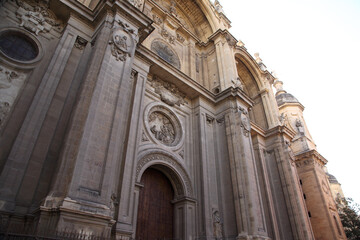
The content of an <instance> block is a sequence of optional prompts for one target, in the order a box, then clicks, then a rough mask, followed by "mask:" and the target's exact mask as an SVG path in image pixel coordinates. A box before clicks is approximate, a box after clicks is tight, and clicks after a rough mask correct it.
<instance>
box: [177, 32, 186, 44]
mask: <svg viewBox="0 0 360 240" xmlns="http://www.w3.org/2000/svg"><path fill="white" fill-rule="evenodd" d="M176 39H177V40H178V41H179V42H181V43H183V42H185V38H184V37H183V36H181V35H180V34H179V33H176Z"/></svg>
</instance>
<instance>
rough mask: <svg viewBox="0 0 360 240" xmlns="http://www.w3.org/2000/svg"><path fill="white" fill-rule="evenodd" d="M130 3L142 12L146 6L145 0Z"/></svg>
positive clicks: (135, 0) (131, 0) (132, 0)
mask: <svg viewBox="0 0 360 240" xmlns="http://www.w3.org/2000/svg"><path fill="white" fill-rule="evenodd" d="M129 2H130V3H131V4H132V5H134V6H135V7H136V8H138V9H140V10H141V8H142V6H143V5H144V0H129Z"/></svg>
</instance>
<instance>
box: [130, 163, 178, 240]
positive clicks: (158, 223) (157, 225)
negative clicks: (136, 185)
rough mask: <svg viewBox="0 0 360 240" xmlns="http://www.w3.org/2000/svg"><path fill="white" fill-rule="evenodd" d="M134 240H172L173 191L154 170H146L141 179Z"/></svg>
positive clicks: (165, 178)
mask: <svg viewBox="0 0 360 240" xmlns="http://www.w3.org/2000/svg"><path fill="white" fill-rule="evenodd" d="M141 183H142V184H143V185H144V187H143V188H142V189H141V190H140V195H139V207H138V217H137V224H136V236H135V239H136V240H160V239H161V240H163V239H172V238H173V214H174V209H173V204H172V203H171V201H172V200H173V198H174V191H173V188H172V186H171V183H170V181H169V179H168V178H167V177H166V176H165V175H164V174H163V173H161V172H160V171H158V170H156V169H152V168H149V169H147V170H146V171H145V172H144V174H143V176H142V177H141Z"/></svg>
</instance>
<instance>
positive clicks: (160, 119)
mask: <svg viewBox="0 0 360 240" xmlns="http://www.w3.org/2000/svg"><path fill="white" fill-rule="evenodd" d="M149 126H150V131H151V133H152V134H153V135H154V137H155V138H156V139H157V140H159V141H160V142H162V143H163V144H165V145H171V144H172V143H173V142H174V140H175V129H174V125H173V124H172V123H171V121H170V119H169V118H168V117H167V116H165V115H164V114H163V113H161V112H152V113H151V114H150V116H149Z"/></svg>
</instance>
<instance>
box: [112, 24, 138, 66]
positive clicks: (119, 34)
mask: <svg viewBox="0 0 360 240" xmlns="http://www.w3.org/2000/svg"><path fill="white" fill-rule="evenodd" d="M119 25H120V28H117V29H115V30H114V31H113V35H112V40H110V42H109V44H110V45H111V53H112V55H113V56H114V57H115V59H116V61H125V60H126V59H127V57H128V56H129V57H131V52H132V50H133V48H134V45H135V43H134V42H135V41H134V39H133V35H134V33H135V31H134V29H131V28H130V26H129V25H128V24H126V23H123V22H121V21H119Z"/></svg>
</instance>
